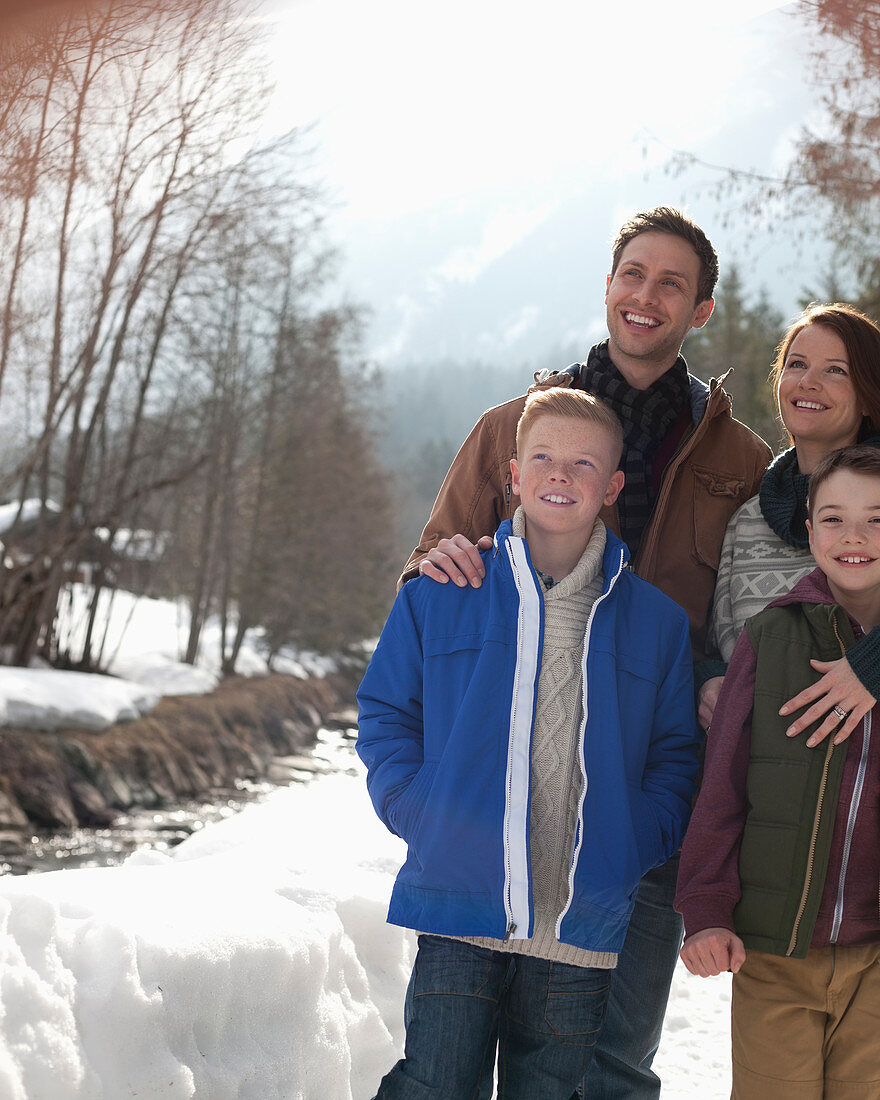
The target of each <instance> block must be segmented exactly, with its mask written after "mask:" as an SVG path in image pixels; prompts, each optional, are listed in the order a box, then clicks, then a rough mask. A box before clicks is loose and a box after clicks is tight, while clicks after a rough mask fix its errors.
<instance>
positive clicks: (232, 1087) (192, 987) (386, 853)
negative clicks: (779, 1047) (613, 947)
mask: <svg viewBox="0 0 880 1100" xmlns="http://www.w3.org/2000/svg"><path fill="white" fill-rule="evenodd" d="M402 857H403V846H402V845H401V843H400V842H399V841H398V840H397V839H396V838H395V837H392V836H391V835H390V834H389V833H387V832H386V831H385V829H384V828H383V827H382V826H381V825H380V824H379V822H378V821H377V820H376V818H375V816H374V814H373V811H372V807H371V806H370V804H369V799H368V798H367V795H366V790H365V785H364V782H363V777H362V775H361V774H357V775H354V776H352V775H335V776H328V777H323V778H320V779H317V780H315V781H314V782H313V783H312V784H310V785H309V786H308V787H296V788H292V789H289V790H283V791H278V792H276V793H275V794H274V795H273V796H271V797H270V798H269V799H268V800H267V801H266V802H265V803H263V804H261V805H258V806H252V807H250V808H249V809H247V810H245V811H244V812H242V813H241V814H239V815H238V816H236V817H233V818H229V819H227V820H225V821H222V822H220V823H219V824H217V825H213V826H211V827H210V828H206V829H204V830H203V831H202V832H200V833H197V834H195V835H194V836H193V837H191V838H190V839H189V840H187V841H185V842H184V843H183V844H182V845H180V847H179V848H177V849H175V850H174V851H173V853H172V855H170V856H169V855H166V854H163V853H158V852H139V853H136V854H135V855H134V856H132V857H131V858H130V859H129V860H128V861H127V862H126V863H125V864H124V865H123V866H122V867H118V868H106V869H99V870H94V869H89V870H66V871H58V872H53V873H49V874H42V875H31V876H28V877H21V878H6V879H0V1097H2V1100H122V1098H124V1097H127V1096H138V1097H141V1098H144V1097H162V1098H164V1100H190V1098H196V1100H367V1098H368V1097H371V1096H372V1095H373V1094H374V1092H375V1089H376V1086H377V1085H378V1082H379V1079H380V1078H381V1076H382V1074H383V1073H385V1072H386V1071H387V1070H388V1069H389V1068H390V1067H391V1065H392V1064H393V1063H394V1061H395V1060H396V1059H397V1058H398V1057H399V1052H400V1050H401V1049H402V1046H403V999H404V994H405V991H406V983H407V980H408V978H409V972H410V969H411V966H412V956H413V949H414V943H413V939H412V936H411V934H410V933H408V932H405V931H403V930H402V929H399V928H394V927H391V926H390V925H387V924H386V923H385V913H386V909H387V902H388V896H389V894H390V890H391V883H392V880H393V876H394V874H395V873H396V870H397V868H398V866H399V865H400V861H401V859H402ZM729 988H730V983H729V978H728V979H712V980H709V981H701V980H700V979H697V978H693V977H691V976H690V975H689V974H687V973H686V972H685V971H684V970H683V969H682V970H681V971H680V973H678V974H677V975H676V978H675V983H674V986H673V995H672V1000H671V1002H670V1007H669V1012H668V1014H667V1023H666V1029H665V1032H664V1039H663V1043H662V1044H661V1047H660V1052H659V1054H658V1056H657V1062H656V1065H657V1069H658V1071H659V1073H660V1074H661V1077H662V1080H663V1092H664V1095H665V1096H668V1097H670V1098H672V1100H680V1098H690V1097H693V1098H695V1100H696V1098H697V1097H699V1098H700V1100H724V1098H726V1097H727V1096H728V1095H729V1088H730V1074H729V1065H730V1060H729V1053H728V1047H729V1043H728V1024H727V1019H728V1011H729Z"/></svg>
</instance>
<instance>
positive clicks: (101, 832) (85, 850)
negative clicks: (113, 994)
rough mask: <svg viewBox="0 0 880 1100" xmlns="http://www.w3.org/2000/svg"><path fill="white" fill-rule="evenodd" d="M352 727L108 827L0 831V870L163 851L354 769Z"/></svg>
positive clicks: (21, 871)
mask: <svg viewBox="0 0 880 1100" xmlns="http://www.w3.org/2000/svg"><path fill="white" fill-rule="evenodd" d="M353 735H354V730H345V731H343V730H336V729H334V730H327V729H319V730H318V733H317V736H316V739H315V743H314V745H312V746H311V747H310V748H306V749H304V750H303V752H302V754H301V756H298V757H284V758H281V759H279V760H278V761H276V762H275V764H274V765H273V767H272V768H271V769H270V777H271V778H269V779H265V780H259V781H251V780H246V779H242V780H238V781H237V782H236V784H235V786H234V787H233V788H231V789H215V790H212V791H210V792H208V793H207V794H206V795H205V796H204V797H203V798H200V799H194V800H191V801H188V802H182V803H180V804H179V805H176V806H173V807H167V808H163V809H142V810H138V809H136V808H133V809H132V810H130V811H129V812H127V813H125V814H121V815H120V816H119V817H118V818H117V820H116V821H115V822H114V823H113V825H112V826H109V827H107V828H100V829H86V828H81V829H72V830H65V831H63V832H49V831H46V832H34V833H32V834H30V835H27V834H22V833H18V832H11V831H10V832H2V833H0V874H13V875H25V874H31V873H33V872H36V871H59V870H61V869H62V868H65V867H67V868H75V867H115V866H118V865H119V864H120V863H122V862H123V861H124V860H125V859H126V857H127V856H129V855H130V854H131V853H132V852H136V851H138V850H140V849H142V848H151V849H154V850H157V851H161V852H167V851H169V850H170V849H172V848H174V847H176V846H177V845H178V844H180V843H181V841H184V840H186V838H187V837H188V836H191V835H192V834H193V833H195V832H198V831H199V830H200V829H204V828H205V827H206V826H207V825H211V824H213V823H214V822H217V821H222V820H224V818H227V817H231V816H232V815H233V814H237V813H240V812H241V811H242V810H243V809H245V808H246V807H247V806H249V805H251V804H252V803H256V802H262V801H263V800H265V799H266V798H267V797H268V796H269V795H270V794H272V793H273V792H274V791H277V790H279V789H280V788H282V787H288V786H291V785H295V784H297V783H309V782H311V781H312V780H313V779H314V778H315V777H316V776H318V775H326V774H329V773H331V772H349V773H353V772H354V771H355V770H356V764H355V753H354V736H353Z"/></svg>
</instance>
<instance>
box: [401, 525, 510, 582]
mask: <svg viewBox="0 0 880 1100" xmlns="http://www.w3.org/2000/svg"><path fill="white" fill-rule="evenodd" d="M491 545H492V536H491V535H483V536H482V538H480V539H479V540H478V541H477V544H476V546H474V544H473V543H472V542H471V541H470V539H468V538H466V537H465V536H464V535H453V536H452V538H451V539H440V541H439V542H438V543H437V545H436V546H435V547H434V549H433V550H429V551H428V553H427V554H426V555H425V557H424V558H422V560H421V562H420V563H419V573H421V574H422V576H425V577H430V578H431V580H433V581H437V582H438V583H440V584H446V582H447V581H450V580H451V581H453V582H454V583H455V584H457V585H458V586H459V587H460V588H464V586H465V585H467V584H469V585H471V587H472V588H479V587H480V585H481V584H482V583H483V577H485V575H486V571H485V569H484V568H483V560H482V558H481V557H480V550H488V549H489V547H490V546H491Z"/></svg>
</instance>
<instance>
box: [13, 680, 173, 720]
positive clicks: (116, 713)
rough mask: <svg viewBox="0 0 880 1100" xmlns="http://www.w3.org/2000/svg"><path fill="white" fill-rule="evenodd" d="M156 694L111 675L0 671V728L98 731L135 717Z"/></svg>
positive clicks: (153, 699)
mask: <svg viewBox="0 0 880 1100" xmlns="http://www.w3.org/2000/svg"><path fill="white" fill-rule="evenodd" d="M158 700H159V693H158V692H156V691H150V690H149V689H148V688H146V687H144V686H143V685H141V684H136V683H132V682H131V681H129V680H120V679H117V678H115V677H113V676H96V675H92V674H90V673H85V672H66V671H59V670H57V669H37V668H0V725H5V726H12V727H14V728H16V729H38V730H56V729H64V728H71V727H72V728H75V729H85V730H103V729H107V727H108V726H112V725H113V723H114V722H123V721H127V720H130V719H132V718H138V717H139V716H140V715H142V714H145V713H146V712H147V711H148V710H150V709H151V708H152V707H154V706H155V705H156V703H157V702H158Z"/></svg>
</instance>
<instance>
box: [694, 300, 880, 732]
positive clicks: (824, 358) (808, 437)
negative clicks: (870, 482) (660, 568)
mask: <svg viewBox="0 0 880 1100" xmlns="http://www.w3.org/2000/svg"><path fill="white" fill-rule="evenodd" d="M770 378H771V382H772V385H773V392H774V394H775V396H776V401H777V405H778V407H779V416H780V418H781V420H782V423H783V425H784V426H785V429H786V431H787V433H788V436H789V438H790V439H791V441H792V443H793V444H794V446H792V447H791V448H790V449H789V450H787V451H784V452H783V453H782V454H781V455H779V456H778V457H777V458H776V459H774V460H773V462H772V463H771V464H770V466H769V467H768V469H767V472H766V474H765V475H764V479H763V481H762V482H761V489H760V491H759V493H758V495H757V496H755V497H752V499H751V500H749V501H746V503H745V504H744V505H743V506H742V507H741V508H740V509H739V511H738V512H736V513H735V514H734V516H733V518H732V519H731V521H730V523H729V525H728V527H727V533H726V535H725V538H724V544H723V546H722V549H721V560H720V563H719V567H718V581H717V585H716V588H715V602H714V607H713V613H712V632H713V636H714V639H715V644H716V646H717V649H718V651H719V653H720V656H721V662H717V663H716V662H706V663H705V665H704V666H703V668H702V672H703V679H704V681H705V682H704V683H703V686H702V688H701V689H700V721H701V723H702V725H703V726H705V727H706V728H707V729H708V728H709V724H710V722H711V720H712V713H713V711H714V709H715V702H716V700H717V698H718V692H719V690H720V688H721V683H722V681H723V675H711V673H714V672H721V671H722V670H723V669H724V668H725V667H726V662H727V661H728V660H729V658H730V655H731V653H732V652H733V646H734V643H735V642H736V639H737V638H738V636H739V633H740V631H741V630H742V627H743V624H744V623H745V621H746V619H747V618H749V617H750V616H751V615H754V614H756V613H757V612H758V611H761V610H763V608H764V607H765V606H766V605H767V604H768V603H769V602H770V601H771V600H772V599H775V598H776V597H777V596H781V595H782V594H783V593H785V592H787V591H788V590H789V589H790V588H791V587H792V585H794V584H795V583H796V582H797V581H799V580H800V579H801V577H803V576H805V575H806V574H807V573H809V572H810V571H811V570H812V569H814V568H815V562H814V561H813V559H812V557H811V556H810V551H809V548H808V546H807V531H806V527H805V520H806V517H807V510H806V504H807V482H808V480H809V475H810V473H811V472H812V471H813V469H815V467H816V465H817V463H818V462H819V461H820V460H821V459H822V458H824V457H825V455H827V454H830V453H831V452H832V451H835V450H837V449H838V448H839V447H846V446H849V445H850V444H852V443H868V444H872V445H876V446H880V328H878V327H877V325H875V324H874V322H873V321H871V320H870V319H869V318H868V317H866V316H865V315H864V314H863V313H861V312H860V311H859V310H857V309H856V308H855V307H854V306H849V305H844V304H841V303H835V304H834V305H811V306H809V307H808V308H807V309H806V310H804V312H803V313H802V314H801V315H800V317H798V318H797V320H796V321H795V322H794V323H793V324H792V326H791V327H790V328H789V329H788V331H787V332H786V334H785V336H784V337H783V338H782V342H781V343H780V345H779V348H778V349H777V354H776V359H775V361H774V364H773V369H772V371H771V375H770ZM812 664H813V667H814V668H815V669H816V670H817V671H818V672H821V673H823V676H822V678H821V679H820V680H818V681H817V683H816V684H814V685H813V686H812V688H809V689H808V690H807V691H805V692H802V693H801V694H800V695H799V696H797V697H796V698H795V699H793V700H792V701H791V703H789V704H787V706H786V707H785V708H783V713H786V714H791V713H793V712H794V711H796V710H798V709H800V708H801V707H803V706H806V705H807V704H812V705H811V706H810V707H809V709H808V710H807V711H805V712H804V713H803V714H802V715H801V716H800V717H799V718H798V720H797V721H796V722H793V723H792V725H791V726H790V727H789V733H790V734H791V735H792V736H794V735H795V734H797V733H800V732H801V730H802V729H804V728H806V727H807V726H808V725H810V724H811V723H812V722H814V721H816V720H817V719H818V718H820V717H821V716H822V715H823V714H824V715H825V720H824V721H823V722H822V724H821V726H820V727H819V728H818V729H817V730H816V731H815V732H814V733H813V734H812V736H811V737H810V739H809V740H808V742H807V744H808V745H811V746H812V745H817V744H818V743H819V742H820V741H822V740H823V739H824V738H825V737H826V736H828V735H829V734H830V733H832V732H834V731H837V732H836V736H835V741H836V742H837V743H839V742H840V741H843V740H844V739H845V738H847V737H848V736H849V735H850V733H851V732H852V731H853V729H855V727H856V726H857V725H858V723H859V722H860V721H861V719H862V718H863V717H864V715H865V714H866V713H867V712H868V711H869V710H870V708H871V707H872V706H873V705H874V703H875V702H876V700H877V699H878V697H880V628H875V629H874V630H872V631H871V632H870V634H868V635H867V636H866V637H865V638H862V639H861V640H860V641H859V642H858V643H857V644H856V645H855V646H853V647H852V648H851V649H850V650H849V651H848V652H847V655H846V657H845V658H841V659H840V660H838V661H832V662H819V661H813V662H812ZM707 672H709V673H710V678H709V679H706V673H707Z"/></svg>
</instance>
